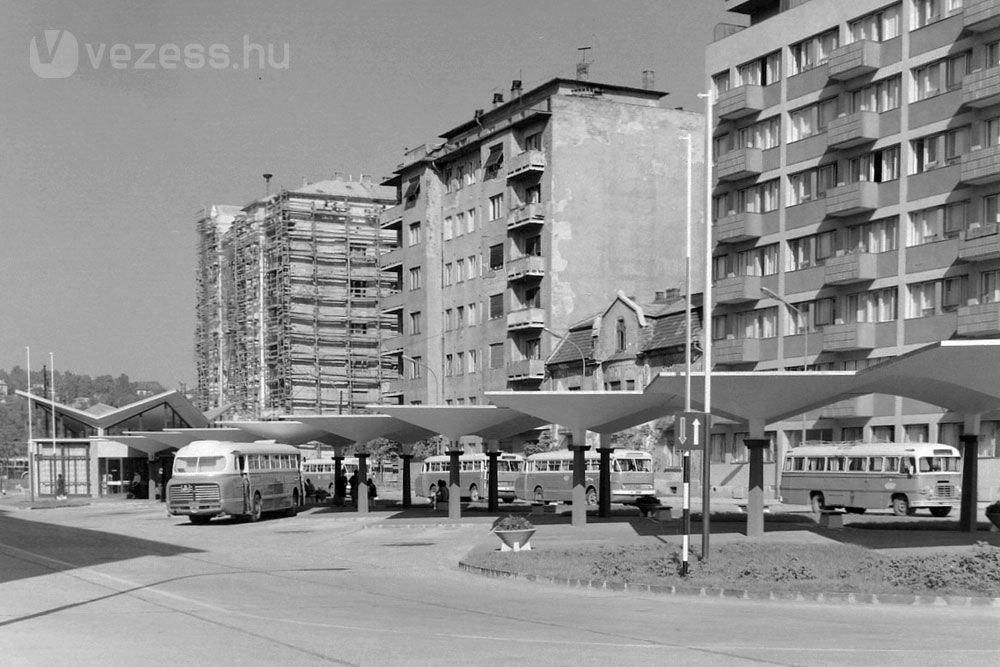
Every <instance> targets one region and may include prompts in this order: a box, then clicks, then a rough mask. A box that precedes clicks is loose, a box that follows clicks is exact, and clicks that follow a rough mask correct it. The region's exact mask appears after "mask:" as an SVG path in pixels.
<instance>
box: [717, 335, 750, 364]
mask: <svg viewBox="0 0 1000 667" xmlns="http://www.w3.org/2000/svg"><path fill="white" fill-rule="evenodd" d="M712 357H713V359H714V360H715V363H717V364H755V363H757V362H758V361H760V339H759V338H726V339H724V340H715V341H712Z"/></svg>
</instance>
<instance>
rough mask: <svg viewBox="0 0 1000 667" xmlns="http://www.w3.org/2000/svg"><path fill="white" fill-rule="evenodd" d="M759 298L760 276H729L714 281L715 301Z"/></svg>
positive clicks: (732, 301) (730, 301) (742, 300)
mask: <svg viewBox="0 0 1000 667" xmlns="http://www.w3.org/2000/svg"><path fill="white" fill-rule="evenodd" d="M760 298H761V294H760V276H731V277H728V278H722V279H720V280H716V281H715V301H716V303H727V304H728V303H745V302H747V301H757V300H758V299H760Z"/></svg>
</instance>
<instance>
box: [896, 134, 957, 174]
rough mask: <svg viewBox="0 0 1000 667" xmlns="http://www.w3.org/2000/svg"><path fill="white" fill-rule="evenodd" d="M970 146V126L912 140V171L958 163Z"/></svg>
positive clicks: (919, 171)
mask: <svg viewBox="0 0 1000 667" xmlns="http://www.w3.org/2000/svg"><path fill="white" fill-rule="evenodd" d="M968 148H969V128H968V126H966V127H958V128H955V129H953V130H948V131H947V132H939V133H938V134H932V135H930V136H929V137H921V138H920V139H914V140H913V141H911V142H910V173H911V174H920V173H923V172H925V171H931V170H932V169H937V168H938V167H944V166H946V165H952V164H957V163H958V162H959V161H960V160H961V159H962V155H963V154H964V153H965V152H966V151H967V150H968Z"/></svg>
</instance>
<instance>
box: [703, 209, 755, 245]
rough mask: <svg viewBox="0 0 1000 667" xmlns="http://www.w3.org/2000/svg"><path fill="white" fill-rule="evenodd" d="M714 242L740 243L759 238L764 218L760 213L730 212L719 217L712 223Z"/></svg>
mask: <svg viewBox="0 0 1000 667" xmlns="http://www.w3.org/2000/svg"><path fill="white" fill-rule="evenodd" d="M713 230H714V236H715V242H716V243H742V242H743V241H751V240H753V239H756V238H760V237H761V235H762V234H763V232H764V218H763V217H762V215H761V214H760V213H732V214H730V215H727V216H725V217H722V218H719V219H718V220H716V221H715V224H714V225H713Z"/></svg>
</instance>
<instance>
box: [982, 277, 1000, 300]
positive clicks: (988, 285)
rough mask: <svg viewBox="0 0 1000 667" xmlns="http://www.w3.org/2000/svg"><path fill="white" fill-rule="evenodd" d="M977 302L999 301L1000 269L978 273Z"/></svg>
mask: <svg viewBox="0 0 1000 667" xmlns="http://www.w3.org/2000/svg"><path fill="white" fill-rule="evenodd" d="M978 296H979V303H1000V270H996V271H983V272H982V273H980V274H979V294H978Z"/></svg>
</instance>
